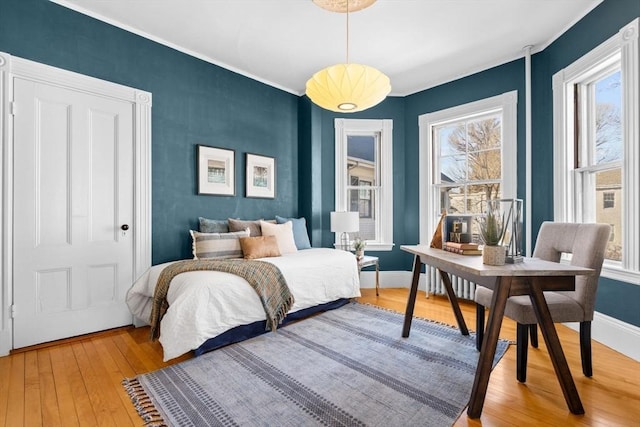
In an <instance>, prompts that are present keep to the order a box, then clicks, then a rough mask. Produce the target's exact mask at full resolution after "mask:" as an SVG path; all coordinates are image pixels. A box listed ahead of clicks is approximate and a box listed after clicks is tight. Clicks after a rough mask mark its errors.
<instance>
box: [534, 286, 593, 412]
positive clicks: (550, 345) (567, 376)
mask: <svg viewBox="0 0 640 427" xmlns="http://www.w3.org/2000/svg"><path fill="white" fill-rule="evenodd" d="M530 286H531V294H530V297H531V303H532V304H533V309H534V311H535V312H536V317H537V318H538V324H539V325H540V330H541V331H542V336H543V337H544V342H545V343H546V345H547V350H548V351H549V357H550V358H551V362H552V363H553V369H554V370H555V371H556V376H557V377H558V381H559V382H560V388H562V393H563V394H564V400H565V401H566V402H567V406H568V407H569V410H570V411H571V413H572V414H584V408H583V407H582V402H581V401H580V395H578V389H576V385H575V383H574V382H573V377H572V376H571V371H570V370H569V365H568V364H567V359H566V358H565V356H564V352H563V351H562V346H561V345H560V340H559V339H558V333H557V332H556V328H555V325H554V324H553V320H552V319H551V312H550V311H549V306H548V305H547V301H546V300H545V299H544V295H543V293H542V290H541V289H540V288H539V287H538V286H536V285H535V284H531V285H530Z"/></svg>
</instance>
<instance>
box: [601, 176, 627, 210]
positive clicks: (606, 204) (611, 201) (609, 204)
mask: <svg viewBox="0 0 640 427" xmlns="http://www.w3.org/2000/svg"><path fill="white" fill-rule="evenodd" d="M617 181H620V180H617ZM618 186H620V187H622V185H621V184H618ZM615 207H616V193H611V192H605V193H602V209H611V208H615Z"/></svg>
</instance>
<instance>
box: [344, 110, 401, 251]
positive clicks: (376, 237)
mask: <svg viewBox="0 0 640 427" xmlns="http://www.w3.org/2000/svg"><path fill="white" fill-rule="evenodd" d="M392 127H393V124H392V121H391V120H357V119H355V120H354V119H336V120H335V130H336V204H335V210H336V211H350V212H358V213H359V217H360V231H359V232H357V233H351V236H350V238H351V239H353V238H354V237H356V236H359V237H360V238H362V239H364V240H366V242H367V247H368V248H371V249H374V250H391V248H392V247H393V169H392V167H393V158H392V157H393V147H392V130H393V128H392ZM336 239H337V237H336Z"/></svg>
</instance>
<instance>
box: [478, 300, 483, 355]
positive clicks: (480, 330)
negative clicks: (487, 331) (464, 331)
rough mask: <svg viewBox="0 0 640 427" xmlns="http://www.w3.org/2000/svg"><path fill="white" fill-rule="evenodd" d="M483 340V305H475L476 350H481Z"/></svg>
mask: <svg viewBox="0 0 640 427" xmlns="http://www.w3.org/2000/svg"><path fill="white" fill-rule="evenodd" d="M483 338H484V305H481V304H476V349H477V350H478V351H480V349H481V348H482V339H483Z"/></svg>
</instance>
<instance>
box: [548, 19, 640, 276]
mask: <svg viewBox="0 0 640 427" xmlns="http://www.w3.org/2000/svg"><path fill="white" fill-rule="evenodd" d="M639 22H640V19H635V20H634V21H633V22H631V23H630V24H629V25H627V26H626V27H624V28H622V29H621V30H620V31H619V33H618V34H616V35H615V36H613V37H612V38H610V39H609V40H607V41H606V42H604V43H603V44H601V45H600V46H598V47H597V48H595V49H594V50H592V51H591V52H589V53H587V54H586V55H585V56H583V57H582V58H580V59H578V60H577V61H575V62H574V63H573V64H571V65H569V66H568V67H566V68H565V69H563V70H560V71H559V72H558V73H556V74H555V75H554V76H553V116H554V150H555V151H554V183H555V191H554V193H555V200H554V209H555V220H556V221H568V222H599V223H606V224H611V225H612V234H611V237H610V239H609V244H608V246H607V250H606V253H605V263H604V266H603V270H602V275H603V276H606V277H611V278H614V279H618V280H623V281H634V282H637V281H638V279H639V278H640V217H639V215H638V212H639V211H640V201H639V199H640V171H639V170H638V169H639V168H640V139H639V133H640V128H639V125H638V114H639V112H640V103H639V95H638V93H639V92H640V87H639V86H638V85H639V84H640V83H639V76H638V68H639V67H638V57H639V55H640V52H639V51H638V23H639Z"/></svg>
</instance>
